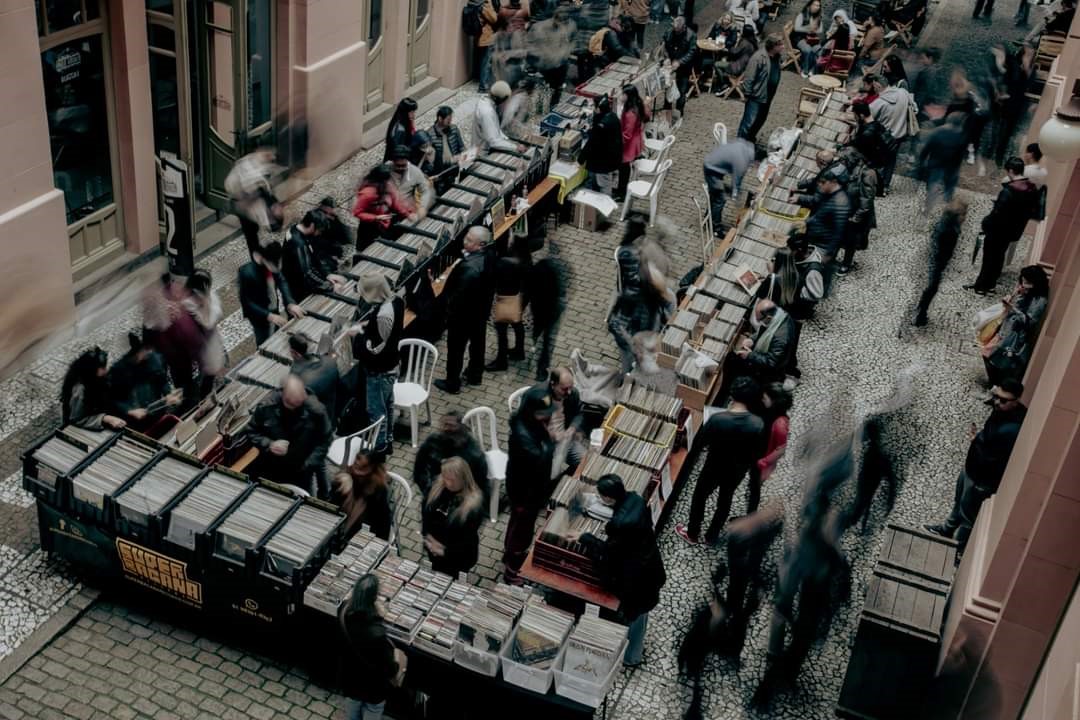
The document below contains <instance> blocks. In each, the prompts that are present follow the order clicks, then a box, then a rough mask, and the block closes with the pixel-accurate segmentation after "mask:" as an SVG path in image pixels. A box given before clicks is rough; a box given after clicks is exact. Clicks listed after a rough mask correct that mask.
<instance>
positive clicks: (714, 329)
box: [702, 316, 738, 357]
mask: <svg viewBox="0 0 1080 720" xmlns="http://www.w3.org/2000/svg"><path fill="white" fill-rule="evenodd" d="M737 329H738V325H734V324H732V323H728V322H724V320H723V319H722V318H720V317H719V316H717V317H714V318H713V319H712V320H710V321H709V324H708V325H706V326H705V339H706V340H715V341H716V342H718V343H720V344H721V345H723V347H725V348H726V347H727V346H728V345H729V344H730V343H731V340H732V338H734V337H735V331H736V330H737ZM703 344H704V343H703ZM702 349H703V350H704V348H702ZM709 355H712V353H709ZM713 357H715V356H713Z"/></svg>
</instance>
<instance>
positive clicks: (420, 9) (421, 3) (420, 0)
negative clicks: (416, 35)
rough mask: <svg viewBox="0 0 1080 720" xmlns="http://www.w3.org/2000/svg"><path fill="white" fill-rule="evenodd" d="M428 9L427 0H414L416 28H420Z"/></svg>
mask: <svg viewBox="0 0 1080 720" xmlns="http://www.w3.org/2000/svg"><path fill="white" fill-rule="evenodd" d="M428 9H429V1H428V0H416V27H417V29H419V28H420V26H421V25H423V24H424V20H425V19H426V18H427V15H428Z"/></svg>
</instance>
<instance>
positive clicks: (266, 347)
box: [259, 316, 330, 365]
mask: <svg viewBox="0 0 1080 720" xmlns="http://www.w3.org/2000/svg"><path fill="white" fill-rule="evenodd" d="M329 330H330V323H328V322H326V321H324V320H320V319H319V318H317V317H309V316H304V317H302V318H295V319H293V320H290V321H289V322H287V323H286V324H285V327H283V328H281V329H280V330H278V332H276V333H274V334H273V335H271V336H270V339H269V340H267V341H266V342H264V343H263V344H262V345H260V346H259V350H261V351H262V352H263V354H265V355H269V356H270V357H272V358H273V359H275V360H277V361H278V362H280V363H285V364H286V365H291V364H292V355H290V353H289V338H290V337H292V336H293V335H305V336H307V338H308V339H309V340H311V342H312V343H315V344H317V343H318V342H319V339H320V338H321V337H322V336H323V335H324V334H325V333H326V332H327V331H329ZM311 349H312V350H314V349H315V348H314V346H312V348H311Z"/></svg>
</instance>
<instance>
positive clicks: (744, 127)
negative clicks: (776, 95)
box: [739, 98, 768, 142]
mask: <svg viewBox="0 0 1080 720" xmlns="http://www.w3.org/2000/svg"><path fill="white" fill-rule="evenodd" d="M767 107H768V106H767V105H766V104H765V103H763V102H758V101H757V100H751V99H749V98H747V100H746V105H745V106H744V107H743V114H742V119H741V120H739V137H740V138H742V139H743V140H749V141H750V142H754V141H755V140H756V139H757V138H756V137H755V136H754V135H753V134H752V132H753V129H754V126H755V125H758V121H757V120H758V115H759V114H764V113H766V112H768V110H766V108H767ZM762 122H764V120H763V121H762Z"/></svg>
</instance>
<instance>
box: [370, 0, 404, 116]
mask: <svg viewBox="0 0 1080 720" xmlns="http://www.w3.org/2000/svg"><path fill="white" fill-rule="evenodd" d="M407 1H408V0H407ZM364 22H365V25H366V28H367V42H368V66H367V74H366V76H365V77H366V78H367V95H366V97H365V98H364V112H365V113H369V112H372V111H373V110H376V109H377V108H378V107H379V106H380V105H381V104H382V102H383V96H384V95H385V92H384V89H385V85H386V77H385V73H384V72H383V69H384V65H385V60H386V53H385V52H384V48H385V47H386V38H385V37H383V35H384V34H385V33H384V32H383V31H384V29H385V24H386V23H385V19H384V17H383V0H367V17H366V18H365V20H364Z"/></svg>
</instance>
